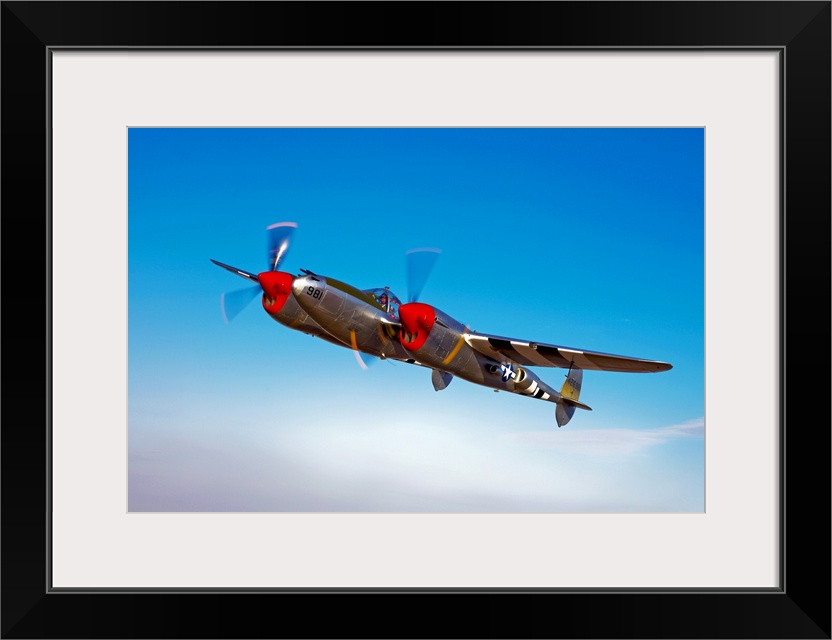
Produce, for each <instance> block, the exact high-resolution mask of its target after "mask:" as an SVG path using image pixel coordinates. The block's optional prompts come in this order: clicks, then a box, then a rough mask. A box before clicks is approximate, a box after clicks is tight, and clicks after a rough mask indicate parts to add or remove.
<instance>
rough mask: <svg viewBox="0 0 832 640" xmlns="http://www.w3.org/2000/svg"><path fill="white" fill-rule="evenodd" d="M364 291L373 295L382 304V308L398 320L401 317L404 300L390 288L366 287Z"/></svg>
mask: <svg viewBox="0 0 832 640" xmlns="http://www.w3.org/2000/svg"><path fill="white" fill-rule="evenodd" d="M364 291H365V293H369V294H370V295H371V296H373V298H375V301H376V302H378V303H379V304H380V305H381V308H382V309H384V310H385V311H386V312H387V313H389V314H390V315H391V316H393V317H394V318H395V319H396V320H398V319H399V307H400V306H401V304H402V301H401V300H399V299H398V298H397V297H396V295H395V294H394V293H393V292H392V291H390V289H389V288H387V287H384V288H383V289H365V290H364Z"/></svg>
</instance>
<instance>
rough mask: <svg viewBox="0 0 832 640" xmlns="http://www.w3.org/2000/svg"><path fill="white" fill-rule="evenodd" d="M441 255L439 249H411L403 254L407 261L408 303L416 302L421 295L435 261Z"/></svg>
mask: <svg viewBox="0 0 832 640" xmlns="http://www.w3.org/2000/svg"><path fill="white" fill-rule="evenodd" d="M440 253H442V252H441V251H440V250H439V249H428V248H425V249H411V250H410V251H408V252H407V253H406V254H405V257H406V259H407V291H408V299H407V301H408V302H416V301H418V300H419V296H420V295H422V289H424V288H425V283H427V281H428V276H429V275H430V272H431V270H432V269H433V265H434V264H436V259H437V258H438V257H439V254H440Z"/></svg>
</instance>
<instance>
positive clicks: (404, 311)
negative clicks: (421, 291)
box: [399, 302, 436, 351]
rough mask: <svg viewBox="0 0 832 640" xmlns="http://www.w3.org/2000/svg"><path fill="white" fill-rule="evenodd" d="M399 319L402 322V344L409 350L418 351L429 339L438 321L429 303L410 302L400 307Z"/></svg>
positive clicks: (400, 336) (400, 338)
mask: <svg viewBox="0 0 832 640" xmlns="http://www.w3.org/2000/svg"><path fill="white" fill-rule="evenodd" d="M399 320H400V321H401V323H402V329H401V331H400V333H399V341H400V342H401V343H402V346H403V347H404V348H405V349H407V350H408V351H418V350H419V349H421V348H422V347H423V346H424V344H425V341H426V340H427V339H428V334H429V333H430V330H431V329H432V328H433V325H434V323H435V322H436V313H435V312H434V310H433V307H431V306H430V305H429V304H424V303H422V302H408V303H407V304H403V305H402V306H401V307H399Z"/></svg>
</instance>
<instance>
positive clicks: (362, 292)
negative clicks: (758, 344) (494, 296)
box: [210, 222, 672, 427]
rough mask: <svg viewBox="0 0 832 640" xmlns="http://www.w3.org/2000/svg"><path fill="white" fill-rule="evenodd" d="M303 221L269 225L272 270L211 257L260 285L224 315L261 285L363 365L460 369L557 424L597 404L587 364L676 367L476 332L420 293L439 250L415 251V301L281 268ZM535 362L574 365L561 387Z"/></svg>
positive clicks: (647, 369) (241, 294)
mask: <svg viewBox="0 0 832 640" xmlns="http://www.w3.org/2000/svg"><path fill="white" fill-rule="evenodd" d="M296 228H297V224H296V223H294V222H278V223H276V224H273V225H270V226H269V227H267V238H268V254H267V255H268V261H269V270H268V271H263V272H261V273H257V274H254V273H250V272H248V271H243V270H242V269H237V268H236V267H232V266H230V265H227V264H224V263H222V262H218V261H217V260H214V259H213V258H211V259H210V260H211V262H213V263H214V264H216V265H217V266H219V267H222V268H223V269H226V270H228V271H230V272H231V273H233V274H235V275H238V276H240V277H242V278H244V279H246V280H248V281H249V282H252V283H254V286H251V287H250V288H249V289H247V290H242V291H237V292H234V293H231V294H223V295H222V297H221V299H220V300H221V309H222V313H223V318H224V319H225V321H226V322H229V321H230V320H231V319H232V318H233V317H235V316H236V315H237V314H238V313H239V312H240V311H241V310H242V309H243V308H244V307H245V306H247V304H248V303H249V302H251V301H252V300H253V299H254V297H255V296H256V295H257V294H258V293H262V296H261V301H262V305H263V309H264V310H265V311H266V313H267V314H268V315H269V316H271V317H272V318H273V319H274V320H275V321H277V322H279V323H280V324H282V325H284V326H286V327H289V328H290V329H294V330H296V331H301V332H303V333H306V334H309V335H312V336H316V337H318V338H321V339H322V340H326V341H327V342H330V343H332V344H335V345H337V346H340V347H345V348H347V349H351V350H352V351H353V353H354V354H355V357H356V360H357V361H358V364H359V365H360V366H361V367H362V368H366V367H367V365H366V363H365V361H364V358H362V356H361V354H366V355H370V356H374V357H375V358H379V359H381V360H395V361H400V362H406V363H408V364H414V365H419V366H422V367H426V368H428V369H431V370H432V374H431V381H432V382H433V388H434V389H435V390H436V391H442V390H443V389H446V388H447V387H448V385H449V384H450V383H451V381H452V380H453V378H454V377H457V378H462V379H463V380H467V381H468V382H472V383H474V384H478V385H482V386H485V387H490V388H492V389H494V390H495V391H506V392H509V393H517V394H521V395H525V396H528V397H530V398H536V399H538V400H544V401H547V402H552V403H554V404H555V405H556V406H555V420H556V422H557V425H558V427H563V426H564V425H566V424H567V423H568V422H569V421H570V420H571V418H572V416H573V415H574V413H575V410H576V409H583V410H586V411H591V408H590V407H588V406H587V405H586V404H584V403H583V402H581V401H580V400H579V398H580V394H581V385H582V383H583V372H584V371H585V370H593V371H618V372H626V373H656V372H660V371H668V370H669V369H672V365H670V364H668V363H666V362H660V361H657V360H645V359H642V358H633V357H629V356H620V355H614V354H609V353H601V352H597V351H587V350H584V349H575V348H572V347H562V346H556V345H551V344H545V343H542V342H532V341H529V340H517V339H514V338H505V337H501V336H495V335H490V334H486V333H480V332H477V331H472V330H471V329H470V328H469V327H468V326H466V325H464V324H462V323H461V322H459V321H458V320H456V319H454V318H452V317H451V316H450V315H448V314H447V313H445V312H444V311H441V310H440V309H438V308H436V307H435V306H432V305H429V304H425V303H423V302H419V300H418V298H419V295H420V293H421V289H422V288H423V286H424V283H425V281H426V280H427V275H428V273H429V272H430V270H431V268H432V266H433V263H434V262H435V261H436V258H437V256H438V254H439V251H438V250H437V249H414V250H411V251H409V252H407V254H406V255H407V259H408V289H409V295H408V301H407V303H402V301H401V299H400V298H398V297H397V296H396V295H395V294H393V292H391V291H390V289H389V287H383V288H374V289H358V288H356V287H353V286H352V285H350V284H347V283H345V282H341V281H340V280H336V279H335V278H331V277H328V276H322V275H319V274H317V273H313V272H312V271H309V270H307V269H301V270H300V273H299V274H298V275H296V276H295V275H292V274H290V273H287V272H285V271H280V270H279V269H278V267H279V266H280V264H281V262H282V261H283V259H284V258H285V256H286V253H287V251H288V249H289V241H290V238H291V236H292V234H293V232H294V230H295V229H296ZM530 367H558V368H563V369H567V372H566V376H565V377H566V380H565V381H564V383H563V385H562V387H561V389H560V391H557V390H555V389H554V388H552V387H551V386H549V385H548V384H547V383H545V382H544V381H543V380H541V379H540V378H539V377H538V375H537V374H536V373H535V372H534V371H532V369H531V368H530Z"/></svg>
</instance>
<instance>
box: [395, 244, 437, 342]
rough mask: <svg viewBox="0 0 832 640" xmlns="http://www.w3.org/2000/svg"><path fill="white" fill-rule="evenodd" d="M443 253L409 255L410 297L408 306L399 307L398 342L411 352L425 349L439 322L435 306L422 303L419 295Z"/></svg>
mask: <svg viewBox="0 0 832 640" xmlns="http://www.w3.org/2000/svg"><path fill="white" fill-rule="evenodd" d="M440 253H441V251H439V249H411V250H410V251H408V252H407V254H406V257H407V289H408V297H407V304H403V305H402V306H401V307H399V320H400V321H401V323H402V327H401V331H400V332H399V341H400V342H401V343H402V346H403V347H404V348H405V349H407V350H408V351H418V350H419V349H421V348H422V345H424V344H425V341H426V340H427V339H428V333H430V330H431V328H432V327H433V323H434V322H436V313H435V312H434V310H433V307H431V306H430V305H429V304H424V303H422V302H419V296H420V295H421V294H422V289H424V287H425V283H426V282H427V280H428V276H429V275H430V272H431V271H432V270H433V266H434V265H435V264H436V259H437V258H438V257H439V254H440Z"/></svg>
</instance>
